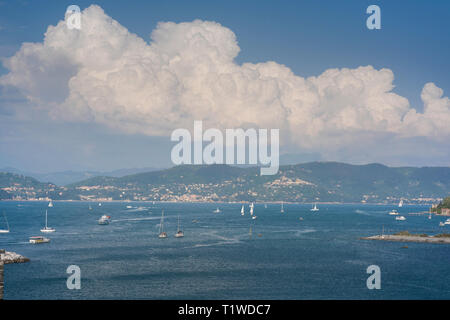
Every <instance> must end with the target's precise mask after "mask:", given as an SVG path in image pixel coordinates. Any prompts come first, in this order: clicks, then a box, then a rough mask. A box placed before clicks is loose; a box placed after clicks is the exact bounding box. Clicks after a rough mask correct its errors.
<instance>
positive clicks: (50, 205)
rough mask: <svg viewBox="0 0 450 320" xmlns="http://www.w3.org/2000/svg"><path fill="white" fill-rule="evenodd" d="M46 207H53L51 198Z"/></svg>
mask: <svg viewBox="0 0 450 320" xmlns="http://www.w3.org/2000/svg"><path fill="white" fill-rule="evenodd" d="M48 207H49V208H53V202H52V200H50V202H49V203H48Z"/></svg>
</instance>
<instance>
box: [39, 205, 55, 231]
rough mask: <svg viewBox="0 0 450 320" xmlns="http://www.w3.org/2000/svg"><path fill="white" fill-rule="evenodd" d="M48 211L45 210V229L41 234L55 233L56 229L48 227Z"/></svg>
mask: <svg viewBox="0 0 450 320" xmlns="http://www.w3.org/2000/svg"><path fill="white" fill-rule="evenodd" d="M47 211H48V210H45V228H43V229H41V232H55V229H54V228H50V227H49V226H48V225H47V220H48V219H47V215H48V213H47Z"/></svg>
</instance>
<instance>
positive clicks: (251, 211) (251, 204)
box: [249, 202, 255, 219]
mask: <svg viewBox="0 0 450 320" xmlns="http://www.w3.org/2000/svg"><path fill="white" fill-rule="evenodd" d="M249 207H250V215H251V216H252V217H253V208H254V207H255V205H254V204H253V202H252V203H250V205H249ZM252 219H253V218H252Z"/></svg>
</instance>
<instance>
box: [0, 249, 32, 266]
mask: <svg viewBox="0 0 450 320" xmlns="http://www.w3.org/2000/svg"><path fill="white" fill-rule="evenodd" d="M28 261H30V259H28V258H27V257H24V256H22V255H20V254H18V253H15V252H9V251H5V250H0V262H2V263H3V264H10V263H25V262H28Z"/></svg>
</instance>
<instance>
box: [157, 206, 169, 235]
mask: <svg viewBox="0 0 450 320" xmlns="http://www.w3.org/2000/svg"><path fill="white" fill-rule="evenodd" d="M158 238H160V239H164V238H167V233H166V232H164V210H163V211H162V213H161V222H160V223H159V235H158Z"/></svg>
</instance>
